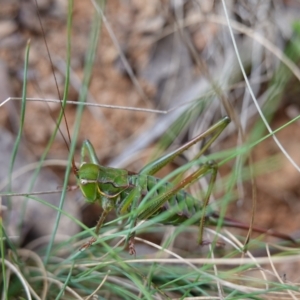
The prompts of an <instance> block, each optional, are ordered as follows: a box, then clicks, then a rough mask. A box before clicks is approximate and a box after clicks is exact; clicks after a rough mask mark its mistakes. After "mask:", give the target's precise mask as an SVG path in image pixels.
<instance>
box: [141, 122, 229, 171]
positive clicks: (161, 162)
mask: <svg viewBox="0 0 300 300" xmlns="http://www.w3.org/2000/svg"><path fill="white" fill-rule="evenodd" d="M229 123H230V118H229V117H227V116H226V117H224V118H223V119H221V120H220V121H219V122H217V123H216V124H214V125H212V126H211V127H210V128H208V129H207V130H206V131H204V132H203V133H201V134H199V135H198V136H196V137H194V138H193V139H192V140H190V141H189V142H187V143H186V144H184V145H183V146H181V147H179V148H178V149H176V150H175V151H173V152H171V153H169V154H167V155H165V156H162V157H160V158H158V159H156V160H154V161H153V162H151V163H149V164H148V165H146V166H145V167H144V168H142V169H141V170H140V172H139V174H147V175H153V174H155V173H157V172H158V171H159V170H160V169H162V168H163V167H164V166H166V165H167V164H168V163H170V162H172V161H173V160H174V159H175V158H176V157H177V156H178V155H180V154H182V153H183V152H184V151H186V150H187V149H189V148H190V147H191V146H193V145H194V144H196V143H198V142H200V141H201V140H203V139H205V138H207V137H209V136H211V137H210V139H209V140H208V141H207V142H206V143H205V145H204V146H203V148H202V149H201V151H200V152H199V153H198V154H197V156H196V157H195V159H196V158H199V157H200V156H201V155H202V154H203V153H204V152H205V151H206V150H207V149H208V148H209V147H210V145H211V144H212V143H213V142H214V141H215V140H216V139H217V138H218V136H219V135H220V134H221V133H222V132H223V130H224V129H225V128H226V127H227V125H228V124H229Z"/></svg>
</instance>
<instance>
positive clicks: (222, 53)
mask: <svg viewBox="0 0 300 300" xmlns="http://www.w3.org/2000/svg"><path fill="white" fill-rule="evenodd" d="M225 3H226V10H225V9H224V3H222V2H221V1H211V0H202V1H196V0H194V1H188V0H186V1H183V0H178V1H162V0H160V1H158V0H152V1H139V0H131V1H129V0H127V1H114V0H112V1H107V3H105V2H104V1H102V2H101V1H98V2H96V1H74V6H73V14H72V17H73V23H72V26H71V32H72V33H71V53H70V55H68V54H67V50H66V49H67V30H68V27H67V19H68V17H70V14H69V13H68V3H67V2H66V1H61V0H39V1H38V8H37V6H36V2H35V1H31V0H30V1H29V0H28V1H17V0H0V6H1V10H0V91H1V99H0V100H1V102H2V101H3V100H5V99H7V98H9V97H21V94H22V86H23V83H24V80H23V75H24V52H25V47H26V43H27V41H28V40H29V39H30V55H29V69H28V76H27V82H26V86H27V97H28V98H38V99H61V98H62V95H63V88H64V84H65V79H66V75H65V74H66V66H67V60H68V59H70V61H71V64H70V66H71V70H70V86H69V92H68V96H67V99H68V100H73V101H78V98H79V94H80V93H81V92H82V91H83V87H84V86H85V85H84V83H83V81H84V80H83V79H84V78H85V74H86V73H85V72H86V68H88V66H89V65H88V63H87V57H89V56H88V55H89V54H88V53H89V51H90V50H91V49H92V53H93V55H94V57H95V58H94V61H93V63H92V72H91V78H90V81H89V83H88V84H87V85H88V94H87V96H86V98H85V100H86V101H87V102H90V103H98V104H101V105H110V106H114V107H113V108H103V107H98V108H96V107H87V108H86V109H85V110H84V113H83V115H82V117H81V118H80V120H78V119H76V118H75V111H76V106H74V105H67V108H66V110H65V113H66V119H67V122H68V126H69V128H70V132H71V136H72V134H73V130H74V126H75V124H76V123H77V124H79V123H80V125H79V127H80V131H79V135H78V137H77V142H76V150H75V159H76V161H78V162H79V161H80V147H81V145H82V142H83V140H85V139H89V140H90V141H91V142H92V144H93V145H94V147H95V149H96V152H97V156H98V158H99V160H100V162H101V164H103V165H107V166H112V167H117V168H126V169H128V170H131V171H134V172H138V171H139V170H140V169H141V168H142V167H143V166H144V165H145V164H146V163H147V162H149V161H151V160H153V159H154V157H158V156H159V155H163V154H164V153H167V152H168V151H170V150H171V149H175V148H176V147H179V146H180V145H182V144H183V143H184V142H187V141H188V140H190V139H191V138H192V137H194V136H196V135H197V134H199V133H201V132H203V131H205V130H206V129H207V128H209V127H210V126H212V125H213V124H215V123H216V122H217V121H218V120H220V119H221V118H222V117H224V116H226V115H228V116H230V118H231V119H232V122H231V124H230V125H229V126H228V128H227V129H226V130H225V131H224V132H223V133H222V134H221V136H220V137H219V138H218V140H217V141H216V142H215V143H214V144H213V146H212V147H211V148H210V149H209V150H208V151H207V153H205V154H206V156H208V157H212V158H214V159H216V160H217V161H218V162H219V161H226V162H223V163H222V164H220V170H219V174H218V180H217V184H216V191H215V193H214V197H212V200H211V201H212V202H214V201H215V202H216V206H215V209H216V210H220V209H221V210H222V207H223V206H222V204H219V203H220V199H221V198H222V197H226V195H227V196H228V197H229V198H230V199H227V200H226V216H228V217H234V218H235V219H238V220H240V221H243V222H244V223H246V224H249V222H250V219H251V211H252V203H253V200H254V199H255V197H254V196H253V186H254V187H255V189H256V191H257V199H256V202H257V208H256V214H255V225H256V226H259V227H262V228H265V229H272V230H276V231H279V232H283V233H285V234H289V235H291V236H293V237H295V238H297V237H298V232H299V225H300V224H299V221H298V220H299V212H300V202H299V194H300V184H299V182H300V176H299V165H300V152H299V149H300V148H299V145H300V132H299V130H300V127H299V126H300V125H299V120H298V119H297V117H298V116H299V111H300V107H299V103H300V102H299V91H300V89H299V80H300V69H299V58H300V21H299V14H300V3H299V1H296V0H295V1H293V0H290V1H288V0H286V1H283V0H277V1H259V0H256V1H255V0H251V1H225ZM37 10H38V11H39V15H40V20H41V22H42V24H43V28H42V27H41V24H40V21H39V18H38V16H37ZM226 14H228V17H229V19H230V26H229V25H228V20H227V19H226ZM97 30H98V31H99V33H97ZM230 30H232V32H233V35H234V42H233V40H232V37H231V34H230ZM95 32H96V34H95ZM95 36H97V38H99V40H98V41H97V43H96V46H95V48H93V46H92V42H93V41H95ZM45 39H46V40H47V44H48V47H49V52H50V54H51V59H52V64H53V65H52V66H53V69H52V66H51V63H50V60H49V56H48V54H47V50H46V47H45ZM234 43H236V47H237V50H236V49H235V44H234ZM93 55H92V56H93ZM237 55H238V56H239V58H240V59H241V62H242V65H243V70H242V69H241V67H240V65H239V63H238V58H237ZM53 70H54V72H55V77H56V80H57V85H58V88H59V93H58V91H57V87H56V83H55V81H54V76H53ZM243 72H244V73H245V74H246V75H247V78H248V80H249V84H250V86H251V91H250V90H249V88H247V84H246V82H245V80H244V77H243ZM254 99H255V100H254ZM255 101H256V102H255ZM125 107H128V108H129V109H125ZM134 108H135V109H138V110H137V111H134V110H132V109H134ZM60 110H61V106H60V104H59V103H48V104H45V102H42V101H39V102H27V105H26V113H25V120H24V123H23V124H22V125H23V126H24V128H23V133H22V140H21V145H20V149H19V152H18V155H17V160H16V163H15V170H20V169H22V170H24V168H26V166H30V167H28V168H29V169H30V170H28V172H29V171H30V172H33V170H34V167H31V164H34V163H35V162H37V161H38V160H40V158H41V156H42V155H43V153H44V151H45V149H46V147H47V144H48V141H49V139H50V137H51V135H52V133H53V132H54V131H55V129H56V124H55V122H54V121H53V117H54V118H56V117H57V116H58V114H59V112H60ZM261 114H263V115H264V116H265V118H266V122H267V124H269V126H270V127H271V128H272V130H276V129H278V128H280V127H281V126H283V128H282V129H281V130H280V131H279V132H278V133H276V136H277V138H278V142H279V143H280V144H281V145H282V147H283V149H284V150H283V149H280V148H279V147H278V144H276V143H275V141H274V139H273V138H272V137H267V135H268V131H267V129H266V126H265V124H264V123H263V122H262V119H261ZM51 116H53V117H51ZM292 120H293V122H291V123H289V122H290V121H292ZM0 123H1V136H0V139H1V146H0V147H1V148H0V150H1V158H0V161H1V164H2V167H1V173H0V176H1V177H0V179H1V180H2V182H1V184H2V185H1V189H2V191H6V190H7V182H8V181H7V176H8V175H7V174H8V173H9V161H10V157H11V153H12V147H13V144H14V142H15V140H16V136H17V134H18V131H19V128H20V101H9V102H8V103H6V104H5V105H3V106H1V107H0ZM60 128H61V130H62V133H63V135H64V136H65V137H66V138H67V131H66V127H65V125H64V123H62V124H61V126H60ZM74 138H75V137H74ZM202 145H203V143H199V145H196V146H195V147H193V148H192V149H191V150H190V151H188V152H187V153H186V154H185V155H184V156H181V157H179V158H178V160H176V161H175V162H174V163H173V164H172V165H171V166H170V167H169V168H168V169H165V170H163V172H162V173H161V174H159V176H164V175H166V174H168V173H170V172H171V171H172V170H174V169H175V168H177V167H178V166H180V165H182V164H184V163H186V162H187V161H189V160H191V159H192V158H193V157H194V156H195V155H196V154H197V152H199V151H200V149H201V146H202ZM167 149H168V150H167ZM229 149H230V150H231V152H230V154H231V155H233V157H232V158H231V159H230V158H229V157H230V155H229V154H228V153H229V152H228V153H227V154H226V151H225V152H224V151H223V150H229ZM238 149H244V152H243V153H241V152H239V150H238ZM234 151H235V152H234ZM285 151H286V152H285ZM68 153H69V152H68V149H67V147H66V145H65V142H64V140H63V138H62V136H61V134H58V135H57V138H56V139H55V140H54V141H53V143H51V148H50V151H49V153H48V154H47V159H45V158H44V159H43V160H44V161H46V160H52V163H51V161H50V162H49V164H48V166H49V167H48V168H43V169H42V171H41V172H40V173H39V174H38V176H37V177H38V179H37V180H38V181H37V182H36V183H35V186H34V185H33V184H32V183H28V182H27V181H25V180H24V177H23V178H22V177H16V178H15V179H13V180H12V191H14V192H18V191H22V192H24V191H28V189H29V186H30V189H31V190H39V191H40V190H51V189H54V190H55V189H56V188H57V186H62V184H63V178H64V170H65V165H66V164H67V162H66V160H67V157H68ZM234 153H235V154H234ZM211 155H212V156H211ZM287 155H289V156H290V160H289V159H288V158H287ZM54 159H55V160H56V161H55V162H53V160H54ZM58 160H59V161H60V162H58ZM291 160H292V161H293V162H294V165H293V164H292V163H291V162H290V161H291ZM58 165H60V166H58ZM297 166H298V169H297ZM250 168H252V169H253V174H254V178H255V185H253V182H251V171H250ZM21 172H23V171H21ZM24 172H25V174H27V173H26V172H27V171H24ZM44 172H45V173H44ZM26 176H27V175H26ZM29 177H30V176H28V178H29ZM208 180H209V178H208V179H207V178H204V179H203V180H201V181H200V182H199V186H198V190H203V189H204V190H205V188H207V182H208ZM71 184H76V183H75V177H74V176H70V185H71ZM196 185H197V184H196ZM191 192H193V191H191ZM196 193H197V192H196ZM47 197H48V196H47ZM47 197H46V198H45V199H46V200H45V201H49V202H50V203H52V204H54V205H58V203H59V199H60V195H59V194H58V195H55V196H54V195H53V196H52V195H51V196H49V198H47ZM56 197H57V198H56ZM200 198H201V197H200ZM31 202H32V204H30V203H31ZM13 203H14V204H13V209H12V211H13V213H12V214H7V219H6V220H7V230H8V232H10V234H11V235H12V236H16V242H17V243H19V244H21V245H27V244H28V243H32V242H33V241H35V240H36V239H37V238H40V237H42V236H45V235H48V234H51V232H52V227H51V226H49V224H54V223H55V218H56V212H55V211H53V210H51V209H50V210H49V209H48V208H47V207H45V205H43V204H37V203H36V202H34V201H28V207H27V209H26V212H25V213H24V212H23V210H22V208H21V207H22V205H23V203H22V202H21V201H20V199H18V200H13ZM227 204H228V206H227ZM38 205H39V206H38ZM44 209H46V211H45V212H42V211H43V210H44ZM64 209H65V210H66V211H67V212H69V213H70V214H72V215H74V216H75V217H76V218H78V219H82V220H83V222H84V223H85V224H86V225H87V226H91V227H92V226H94V225H95V222H96V221H97V219H98V217H99V215H100V213H101V208H100V207H99V205H97V204H95V205H92V206H89V207H87V206H86V205H85V203H84V199H83V197H82V196H81V194H80V193H79V192H78V193H76V192H70V193H68V195H67V199H66V202H65V207H64ZM21 215H22V217H21ZM45 216H46V217H47V222H46V224H45V221H44V220H45V219H44V218H45ZM22 218H24V220H23V221H24V222H22V228H21V231H20V228H19V227H20V222H19V221H20V220H21V219H22ZM113 218H114V216H111V219H113ZM41 224H42V225H41ZM78 231H79V226H78V225H76V224H75V223H74V222H73V221H71V220H70V219H69V218H67V217H65V218H63V219H62V221H61V222H60V225H59V236H61V237H62V239H64V238H63V237H64V236H72V235H74V234H76V233H77V232H78ZM233 232H235V231H234V230H233ZM237 232H238V233H239V234H240V231H237ZM243 235H246V233H245V232H244V233H243ZM163 236H164V235H163V234H162V233H161V232H160V233H158V236H157V237H156V236H154V240H155V241H156V242H159V241H161V239H162V238H163ZM146 238H147V239H150V238H149V237H148V236H147V235H146ZM152 238H153V236H152ZM189 238H190V237H189ZM189 238H184V237H183V239H182V240H181V241H180V239H178V241H176V243H177V244H176V245H175V248H176V247H177V248H178V249H183V250H184V251H194V247H197V243H196V240H195V241H193V242H192V243H191V244H192V246H191V244H190V242H189ZM266 239H267V238H266ZM187 240H188V242H187ZM192 240H194V238H192ZM33 248H34V247H33ZM141 249H142V250H140V251H141V252H142V253H148V250H147V249H143V248H141ZM191 249H193V250H191ZM143 251H145V252H143ZM259 254H260V252H259ZM292 269H293V268H290V269H289V270H290V271H289V274H290V276H293V275H291V274H293V273H292ZM295 276H296V277H297V275H295Z"/></svg>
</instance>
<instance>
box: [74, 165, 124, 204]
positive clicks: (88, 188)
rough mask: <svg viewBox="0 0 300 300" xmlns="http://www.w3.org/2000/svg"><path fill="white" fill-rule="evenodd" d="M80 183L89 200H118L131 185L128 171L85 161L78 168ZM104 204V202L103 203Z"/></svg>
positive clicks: (84, 194)
mask: <svg viewBox="0 0 300 300" xmlns="http://www.w3.org/2000/svg"><path fill="white" fill-rule="evenodd" d="M77 178H78V185H79V187H80V189H81V192H82V194H83V196H84V197H85V198H86V200H87V201H88V202H91V203H93V202H95V201H96V200H101V201H102V202H103V201H104V200H105V199H107V200H109V202H111V201H116V200H117V198H118V197H119V195H120V194H121V193H122V192H123V191H124V190H125V189H127V188H128V187H129V183H128V172H127V171H126V170H122V169H114V168H107V167H103V166H101V165H97V164H93V163H83V164H82V165H81V166H80V168H79V169H78V170H77ZM102 204H103V203H102Z"/></svg>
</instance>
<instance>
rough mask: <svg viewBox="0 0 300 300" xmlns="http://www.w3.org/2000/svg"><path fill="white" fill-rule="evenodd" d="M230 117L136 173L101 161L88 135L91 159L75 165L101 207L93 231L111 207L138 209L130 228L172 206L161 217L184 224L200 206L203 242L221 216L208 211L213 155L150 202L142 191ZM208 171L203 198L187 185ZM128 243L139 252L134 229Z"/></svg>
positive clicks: (87, 195)
mask: <svg viewBox="0 0 300 300" xmlns="http://www.w3.org/2000/svg"><path fill="white" fill-rule="evenodd" d="M229 123H230V119H229V117H224V118H223V119H221V120H220V121H219V122H217V123H216V124H215V125H213V126H211V127H210V128H209V129H207V130H206V131H205V132H203V133H202V134H199V135H198V136H196V137H195V138H193V139H192V140H190V141H189V142H187V143H186V144H184V145H183V146H181V147H180V148H178V149H176V150H175V151H173V152H171V153H170V154H167V155H165V156H163V157H161V158H159V159H156V160H155V161H153V162H151V163H149V164H148V165H146V166H145V167H144V168H142V170H141V171H140V172H139V173H138V174H135V173H132V172H129V171H127V170H125V169H116V168H109V167H104V166H101V165H100V163H99V161H98V158H97V156H96V153H95V150H94V148H93V146H92V144H91V143H90V142H89V141H88V140H86V141H84V143H83V146H82V151H81V159H82V160H83V159H84V158H85V156H86V154H88V156H89V159H90V162H89V163H85V162H82V163H81V166H80V168H79V169H78V168H77V167H76V165H75V163H74V161H73V171H74V174H75V175H76V177H77V179H78V186H79V187H80V189H81V191H82V194H83V196H84V197H85V199H86V201H87V202H89V203H94V202H96V201H99V203H100V205H101V206H102V208H103V212H102V214H101V216H100V218H99V220H98V223H97V225H96V229H95V234H96V235H98V234H99V231H100V229H101V226H102V225H103V223H104V220H105V217H106V216H107V214H108V213H109V212H110V211H111V210H113V209H115V210H116V213H117V215H124V214H127V213H129V212H130V211H132V210H136V211H137V213H136V216H135V217H134V218H133V220H131V228H132V227H133V226H135V225H136V222H137V221H138V220H145V219H149V218H152V217H153V216H156V215H157V214H160V213H162V212H164V211H166V210H171V211H172V212H173V213H172V214H171V216H170V217H168V218H167V219H166V220H164V221H163V223H164V224H171V225H178V224H181V223H182V222H184V221H185V220H187V219H188V218H191V217H192V216H193V214H195V212H197V211H198V212H199V211H202V213H201V217H200V218H199V219H198V220H197V222H198V225H199V244H202V243H203V230H204V225H205V224H211V225H216V224H217V222H218V214H216V213H213V214H212V213H210V214H207V213H206V207H207V205H208V202H209V198H210V195H211V193H212V189H213V186H214V183H215V180H216V175H217V170H218V165H217V163H216V162H215V161H212V160H210V161H207V162H206V163H204V164H202V165H200V166H199V168H198V169H197V170H196V171H195V172H193V173H192V174H191V175H189V176H188V177H187V178H185V179H183V180H182V181H181V182H180V183H178V184H176V185H173V184H171V183H169V182H166V183H165V184H163V185H162V187H160V188H158V189H157V190H156V191H155V193H154V196H152V197H151V198H150V199H149V202H148V203H146V204H145V205H143V206H142V208H140V207H139V204H140V203H141V201H142V199H143V197H144V196H145V195H146V194H147V193H148V192H149V191H150V190H151V189H152V188H153V187H154V188H155V185H156V184H157V182H158V181H159V180H160V179H158V178H156V177H154V176H153V175H154V174H155V173H156V172H158V171H159V170H160V169H161V168H163V167H164V166H165V165H166V164H168V163H170V162H172V161H173V160H174V159H175V158H176V157H177V156H178V155H180V154H181V153H183V152H184V151H185V150H187V149H188V148H190V147H191V146H192V145H194V144H195V143H198V142H200V141H202V140H204V139H206V143H205V145H204V146H203V148H202V149H201V151H200V153H198V155H197V157H200V156H201V155H202V154H203V153H204V152H205V151H206V150H207V149H208V148H209V147H210V145H211V144H212V143H213V142H214V141H215V140H216V139H217V138H218V136H219V135H220V134H221V133H222V132H223V130H224V129H225V128H226V126H227V125H228V124H229ZM208 173H211V177H210V182H209V186H208V189H207V191H206V195H205V197H204V200H203V202H201V201H200V200H198V199H196V198H194V197H193V196H191V195H190V194H188V193H187V192H185V191H184V190H183V189H184V188H186V187H187V186H189V185H191V184H192V183H194V182H195V181H196V180H198V179H199V178H200V177H202V176H204V175H207V174H208ZM182 207H183V208H182ZM223 225H225V226H231V227H236V228H242V229H248V227H247V225H245V224H242V223H239V222H237V221H233V220H230V219H228V218H225V219H224V220H223ZM253 230H254V231H257V232H261V233H267V232H266V230H264V229H259V228H253ZM270 234H272V235H274V236H276V237H280V238H283V239H287V240H292V239H291V238H290V237H289V236H287V235H284V234H280V233H276V232H272V233H270ZM94 242H96V238H94V237H92V238H91V239H90V240H89V241H88V242H86V243H85V244H83V245H82V247H81V248H80V249H81V250H84V249H86V248H88V247H90V246H91V245H92V244H93V243H94ZM128 243H129V253H130V254H135V249H134V232H131V233H130V234H129V237H128Z"/></svg>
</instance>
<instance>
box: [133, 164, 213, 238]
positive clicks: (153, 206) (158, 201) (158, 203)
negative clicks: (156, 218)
mask: <svg viewBox="0 0 300 300" xmlns="http://www.w3.org/2000/svg"><path fill="white" fill-rule="evenodd" d="M217 171H218V165H217V164H216V163H215V162H214V161H208V162H206V163H205V164H203V165H201V166H200V167H199V169H197V170H196V171H195V172H193V173H192V174H191V175H189V176H188V177H186V178H185V179H183V180H182V181H181V182H179V183H178V184H177V185H175V186H174V187H171V188H170V189H168V190H167V191H166V192H165V193H163V194H161V195H158V196H156V197H154V198H152V199H151V200H150V202H148V203H147V204H145V207H143V208H142V209H143V210H142V211H140V212H139V213H138V215H137V218H138V219H139V220H145V219H148V218H149V217H151V216H152V215H153V214H155V212H157V211H158V210H159V209H160V208H161V207H162V206H163V205H164V204H165V203H166V202H167V201H169V200H170V199H171V197H173V196H174V195H176V194H177V193H178V192H179V191H180V190H181V189H184V188H186V187H188V186H190V185H191V184H193V183H194V182H195V181H197V180H199V179H200V178H201V177H203V176H205V175H207V174H208V173H211V178H210V182H209V186H208V189H207V192H206V195H205V197H204V201H203V204H202V216H201V218H200V223H199V244H202V243H203V230H204V225H205V216H206V207H207V205H208V203H209V199H210V195H211V193H212V189H213V186H214V184H215V181H216V176H217Z"/></svg>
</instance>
